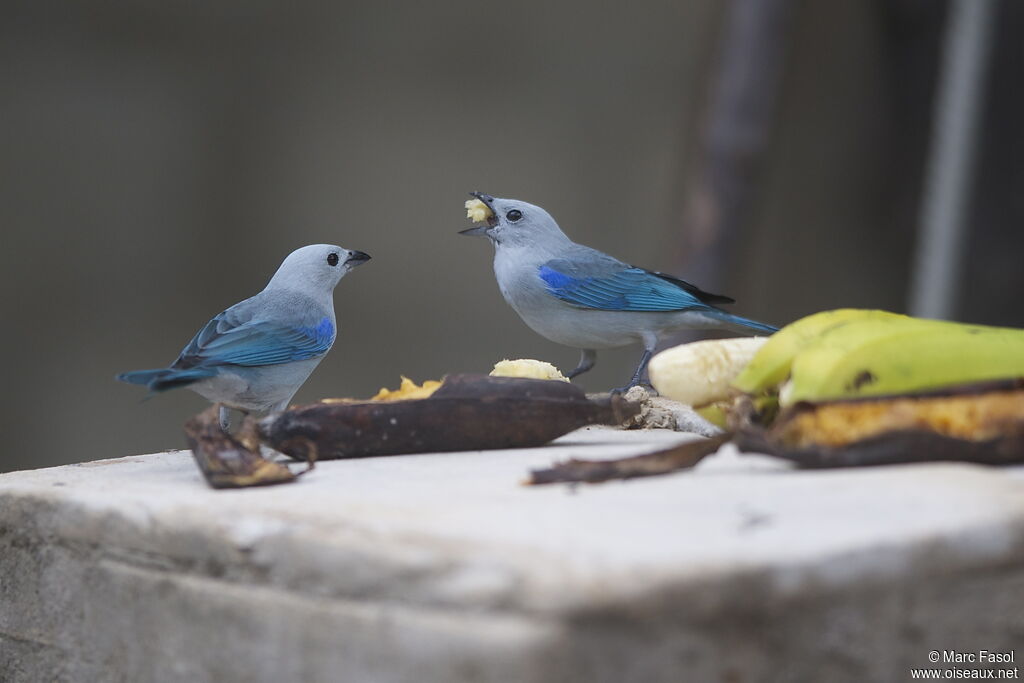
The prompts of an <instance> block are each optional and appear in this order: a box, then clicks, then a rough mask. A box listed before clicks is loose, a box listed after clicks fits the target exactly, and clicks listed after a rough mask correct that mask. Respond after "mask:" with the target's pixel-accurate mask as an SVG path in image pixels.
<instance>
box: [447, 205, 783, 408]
mask: <svg viewBox="0 0 1024 683" xmlns="http://www.w3.org/2000/svg"><path fill="white" fill-rule="evenodd" d="M470 195H471V196H473V197H476V199H477V200H479V201H480V202H483V204H484V205H486V208H484V207H480V206H479V205H476V206H475V207H471V206H470V205H471V204H473V202H467V209H470V213H471V216H472V217H473V218H474V219H480V220H484V221H485V223H484V224H483V225H480V226H478V227H475V228H470V229H469V230H463V231H462V232H461V233H460V234H463V235H481V236H484V237H487V238H488V239H489V240H490V241H491V243H492V244H493V245H494V275H495V277H496V278H497V280H498V287H499V288H500V289H501V293H502V295H503V296H504V297H505V301H507V302H508V304H509V305H510V306H511V307H512V308H513V309H515V311H516V313H518V314H519V316H520V317H521V318H522V319H523V322H525V323H526V324H527V325H529V326H530V327H531V328H532V329H533V330H534V331H535V332H537V333H538V334H540V335H541V336H544V337H547V338H548V339H550V340H551V341H553V342H556V343H558V344H564V345H565V346H572V347H575V348H577V349H580V351H581V355H580V362H579V364H578V365H577V367H576V369H574V370H573V371H572V372H570V373H568V376H569V377H570V378H571V377H576V376H578V375H581V374H583V373H584V372H586V371H587V370H590V369H591V368H592V367H594V362H595V360H596V357H597V351H596V350H597V349H606V348H614V347H618V346H626V345H629V344H633V343H636V342H641V343H642V344H643V346H644V353H643V357H642V358H641V359H640V363H639V365H637V368H636V372H634V373H633V378H632V380H631V381H630V383H629V384H628V385H627V386H626V387H622V388H621V389H617V390H616V391H623V390H625V389H629V388H630V387H633V386H636V385H637V384H639V383H640V381H641V378H642V376H643V373H644V370H645V369H646V368H647V362H648V361H649V360H650V358H651V354H652V353H653V352H654V348H655V346H656V345H657V343H658V338H659V337H660V336H661V335H663V334H665V333H667V332H672V331H675V330H678V329H681V328H701V329H726V330H732V331H735V332H743V333H747V334H757V333H761V334H771V333H772V332H775V331H776V329H777V328H775V327H772V326H771V325H765V324H764V323H759V322H755V321H753V320H747V319H746V318H741V317H739V316H736V315H733V314H731V313H728V312H726V311H723V310H722V309H720V308H718V307H716V305H715V304H728V303H733V300H732V299H730V298H729V297H726V296H721V295H718V294H710V293H708V292H705V291H702V290H701V289H699V288H697V287H696V286H694V285H691V284H690V283H689V282H685V281H683V280H680V279H678V278H674V277H672V276H671V275H665V274H664V273H657V272H653V271H650V270H645V269H644V268H636V267H634V266H631V265H629V264H627V263H623V262H622V261H619V260H618V259H616V258H613V257H611V256H609V255H608V254H605V253H602V252H600V251H597V250H596V249H591V248H590V247H586V246H583V245H582V244H576V243H575V242H573V241H572V240H570V239H569V238H568V237H567V236H566V235H565V233H564V232H562V230H561V229H560V228H559V227H558V223H556V222H555V219H554V218H552V217H551V215H550V214H549V213H548V212H547V211H545V210H544V209H542V208H540V207H539V206H534V205H533V204H527V203H526V202H523V201H519V200H517V199H500V198H497V197H491V196H490V195H486V194H484V193H482V192H471V193H470Z"/></svg>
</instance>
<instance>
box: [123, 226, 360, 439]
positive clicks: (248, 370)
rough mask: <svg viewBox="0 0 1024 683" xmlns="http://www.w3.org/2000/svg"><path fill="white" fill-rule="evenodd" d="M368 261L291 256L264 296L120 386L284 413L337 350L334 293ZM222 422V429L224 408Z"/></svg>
mask: <svg viewBox="0 0 1024 683" xmlns="http://www.w3.org/2000/svg"><path fill="white" fill-rule="evenodd" d="M369 259H370V257H369V255H367V254H364V253H363V252H361V251H351V250H349V249H343V248H341V247H337V246H334V245H332V244H312V245H310V246H308V247H302V248H301V249H296V250H295V251H293V252H292V253H291V254H289V255H288V257H287V258H286V259H285V260H284V262H283V263H282V264H281V267H280V268H278V269H277V272H276V273H274V276H273V277H272V278H270V282H269V283H267V286H266V287H265V288H264V289H263V291H262V292H260V293H259V294H257V295H256V296H254V297H251V298H249V299H246V300H245V301H242V302H239V303H237V304H235V305H234V306H232V307H231V308H229V309H227V310H226V311H224V312H223V313H219V314H218V315H216V316H214V318H213V319H212V320H210V322H208V323H206V325H204V326H203V328H202V329H201V330H199V332H198V333H196V336H195V337H193V338H192V341H190V342H189V343H188V345H187V346H186V347H185V348H184V350H182V352H181V354H180V355H179V356H178V359H177V360H176V361H174V362H173V363H171V365H170V366H169V367H166V368H160V369H158V370H136V371H134V372H125V373H122V374H120V375H118V376H117V379H119V380H121V381H122V382H129V383H131V384H142V385H145V386H147V387H149V389H150V391H165V390H167V389H176V388H178V387H188V388H189V389H192V390H193V391H195V392H196V393H198V394H199V395H201V396H203V397H204V398H206V399H208V400H210V401H213V402H215V403H222V404H224V405H225V406H229V407H231V408H236V409H238V410H241V411H244V412H247V413H253V414H256V415H263V414H266V413H269V412H272V411H276V410H283V409H284V408H286V407H287V406H288V402H289V401H290V400H291V398H292V396H294V395H295V392H296V391H298V390H299V387H301V386H302V384H303V383H304V382H305V381H306V379H307V378H308V377H309V375H310V373H312V372H313V370H314V368H316V366H317V365H318V364H319V363H320V361H321V360H323V357H324V356H325V355H327V352H328V351H330V349H331V345H332V344H334V338H335V336H336V332H337V329H336V322H335V317H334V287H335V285H337V284H338V281H339V280H341V278H342V277H344V276H345V274H346V273H347V272H348V271H350V270H352V269H353V268H355V267H356V266H358V265H359V264H361V263H365V262H366V261H368V260H369ZM220 417H221V424H222V425H224V426H225V427H226V426H227V411H226V410H225V409H224V408H221V416H220Z"/></svg>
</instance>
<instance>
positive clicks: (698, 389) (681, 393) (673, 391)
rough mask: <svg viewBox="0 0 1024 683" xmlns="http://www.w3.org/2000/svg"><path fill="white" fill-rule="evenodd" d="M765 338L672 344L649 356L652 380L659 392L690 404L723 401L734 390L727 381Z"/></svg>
mask: <svg viewBox="0 0 1024 683" xmlns="http://www.w3.org/2000/svg"><path fill="white" fill-rule="evenodd" d="M766 341H767V338H765V337H737V338H735V339H708V340H705V341H699V342H693V343H691V344H682V345H680V346H675V347H673V348H671V349H667V350H665V351H662V352H661V353H659V354H657V355H656V356H654V358H652V359H651V362H650V364H649V365H648V366H647V368H648V372H649V373H650V376H651V384H652V385H654V388H655V389H657V390H658V393H660V394H661V395H662V396H665V397H667V398H670V399H672V400H674V401H679V402H680V403H687V404H689V405H691V406H705V405H707V404H709V403H715V402H716V401H722V400H724V399H726V398H729V396H730V395H731V394H732V393H733V390H732V389H731V388H730V383H731V382H732V381H733V379H735V377H736V375H737V374H738V373H739V372H740V371H741V370H742V369H743V367H744V366H746V365H747V364H748V363H749V362H750V361H751V359H752V358H754V354H756V353H758V349H761V348H762V347H763V346H765V342H766Z"/></svg>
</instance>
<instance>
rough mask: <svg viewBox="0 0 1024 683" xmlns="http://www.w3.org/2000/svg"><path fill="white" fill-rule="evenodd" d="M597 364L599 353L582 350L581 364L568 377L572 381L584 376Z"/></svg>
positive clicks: (591, 350)
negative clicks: (574, 378)
mask: <svg viewBox="0 0 1024 683" xmlns="http://www.w3.org/2000/svg"><path fill="white" fill-rule="evenodd" d="M595 362H597V351H595V350H594V349H580V362H579V365H577V366H576V369H575V370H573V371H571V372H570V373H569V374H568V375H566V377H568V378H569V379H572V378H573V377H578V376H579V375H582V374H583V373H584V372H586V371H587V370H590V369H591V368H592V367H594V363H595Z"/></svg>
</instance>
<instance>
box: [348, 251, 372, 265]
mask: <svg viewBox="0 0 1024 683" xmlns="http://www.w3.org/2000/svg"><path fill="white" fill-rule="evenodd" d="M369 260H370V255H369V254H367V253H366V252H365V251H350V252H349V253H348V258H347V259H345V263H346V264H347V265H350V266H352V267H353V268H355V267H356V266H360V265H362V264H364V263H366V262H367V261H369Z"/></svg>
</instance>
